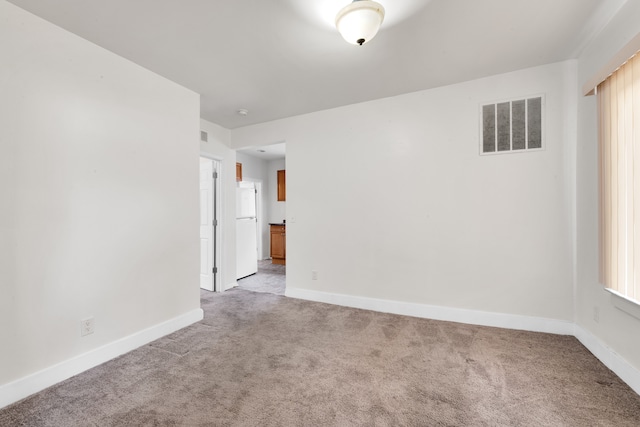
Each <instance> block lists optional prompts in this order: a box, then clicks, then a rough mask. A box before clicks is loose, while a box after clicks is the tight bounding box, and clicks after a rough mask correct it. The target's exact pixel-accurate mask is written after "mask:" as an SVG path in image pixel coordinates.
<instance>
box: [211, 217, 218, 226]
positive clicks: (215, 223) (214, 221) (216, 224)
mask: <svg viewBox="0 0 640 427" xmlns="http://www.w3.org/2000/svg"><path fill="white" fill-rule="evenodd" d="M212 224H213V226H214V227H217V226H218V220H217V219H214V220H213V223H212Z"/></svg>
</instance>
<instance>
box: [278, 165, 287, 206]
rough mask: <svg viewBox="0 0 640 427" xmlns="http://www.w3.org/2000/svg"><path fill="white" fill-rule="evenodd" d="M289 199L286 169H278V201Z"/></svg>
mask: <svg viewBox="0 0 640 427" xmlns="http://www.w3.org/2000/svg"><path fill="white" fill-rule="evenodd" d="M286 200H287V180H286V179H285V171H284V170H280V171H278V201H279V202H284V201H286Z"/></svg>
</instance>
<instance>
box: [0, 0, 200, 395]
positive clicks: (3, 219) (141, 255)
mask: <svg viewBox="0 0 640 427" xmlns="http://www.w3.org/2000/svg"><path fill="white" fill-rule="evenodd" d="M0 57H1V58H2V61H1V62H0V93H1V94H2V95H1V96H0V144H1V147H2V155H1V156H0V174H2V177H1V179H0V195H1V197H2V204H1V205H0V263H2V265H1V268H0V295H1V297H0V342H1V343H2V344H1V347H2V351H0V406H2V404H3V402H4V403H5V404H6V402H7V401H11V399H12V398H14V397H19V396H17V395H11V393H12V391H11V390H14V389H11V388H8V386H7V387H5V386H3V385H6V384H7V383H10V382H12V381H14V380H19V379H21V378H24V377H25V376H27V375H30V374H34V373H35V372H37V371H40V370H46V369H48V368H51V367H52V366H53V365H55V364H57V363H59V362H65V361H67V362H69V363H67V365H65V366H66V367H67V368H71V369H70V370H69V371H68V372H73V371H74V368H73V366H72V365H73V363H76V362H77V361H78V359H72V358H74V357H76V356H79V355H82V354H85V353H87V352H90V351H92V350H95V349H98V348H102V349H104V348H105V347H104V346H107V347H108V346H109V345H112V344H114V343H119V342H122V340H123V339H125V338H126V337H129V336H131V335H135V334H137V333H139V332H140V331H143V330H146V331H148V330H149V328H154V327H155V326H157V325H159V324H162V323H163V322H170V321H171V319H175V318H177V317H180V316H183V315H185V314H189V313H196V314H197V313H199V315H200V318H201V316H202V312H201V310H200V308H199V307H200V301H199V288H198V286H199V285H198V262H199V245H198V227H197V224H198V214H199V210H198V190H197V183H198V167H197V165H198V151H199V147H198V142H197V141H198V140H199V134H198V132H199V130H198V129H199V96H198V95H197V94H196V93H193V92H191V91H189V90H186V89H184V88H183V87H180V86H178V85H177V84H175V83H172V82H170V81H168V80H166V79H164V78H162V77H160V76H158V75H156V74H153V73H151V72H149V71H147V70H145V69H143V68H141V67H139V66H137V65H135V64H133V63H131V62H129V61H127V60H125V59H123V58H120V57H118V56H116V55H114V54H112V53H110V52H108V51H106V50H104V49H102V48H99V47H97V46H95V45H93V44H91V43H89V42H87V41H85V40H83V39H81V38H79V37H77V36H75V35H72V34H70V33H68V32H66V31H64V30H62V29H60V28H58V27H55V26H54V25H52V24H50V23H47V22H45V21H43V20H41V19H39V18H37V17H35V16H33V15H31V14H29V13H27V12H25V11H23V10H22V9H19V8H17V7H16V6H14V5H12V4H9V3H7V2H6V1H3V0H2V1H0ZM89 316H93V317H94V318H95V333H94V334H93V335H89V336H87V337H84V338H81V337H80V320H81V319H83V318H86V317H89ZM51 378H57V380H59V379H60V377H59V376H57V377H56V375H53V376H52V377H51ZM29 381H30V382H29V384H30V385H29V387H31V388H29V387H26V386H25V387H23V388H22V389H21V390H23V391H25V390H26V391H25V393H28V392H30V391H31V392H32V391H34V390H33V387H36V386H34V385H33V381H34V379H33V377H30V379H29ZM54 381H55V379H54ZM45 383H46V381H45V382H44V383H40V384H45ZM23 385H24V384H23ZM45 385H46V384H45Z"/></svg>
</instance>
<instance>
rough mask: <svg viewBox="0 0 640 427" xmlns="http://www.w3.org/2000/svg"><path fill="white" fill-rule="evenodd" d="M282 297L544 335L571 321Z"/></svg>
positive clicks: (565, 328) (564, 330) (297, 292)
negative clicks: (542, 333) (543, 333)
mask: <svg viewBox="0 0 640 427" xmlns="http://www.w3.org/2000/svg"><path fill="white" fill-rule="evenodd" d="M285 296H287V297H291V298H298V299H305V300H309V301H317V302H326V303H329V304H335V305H342V306H346V307H354V308H362V309H365V310H373V311H380V312H383V313H393V314H402V315H405V316H412V317H422V318H425V319H434V320H446V321H449V322H459V323H467V324H471V325H481V326H493V327H497V328H507V329H518V330H523V331H534V332H547V333H551V334H558V335H573V322H570V321H563V320H556V319H545V318H542V317H532V316H520V315H516V314H504V313H494V312H488V311H477V310H467V309H463V308H452V307H442V306H435V305H427V304H415V303H410V302H402V301H391V300H383V299H376V298H366V297H356V296H351V295H342V294H332V293H327V292H319V291H311V290H307V289H300V288H290V287H287V289H286V291H285Z"/></svg>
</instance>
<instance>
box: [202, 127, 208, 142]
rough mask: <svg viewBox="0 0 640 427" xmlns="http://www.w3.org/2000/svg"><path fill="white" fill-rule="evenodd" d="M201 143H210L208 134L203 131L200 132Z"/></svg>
mask: <svg viewBox="0 0 640 427" xmlns="http://www.w3.org/2000/svg"><path fill="white" fill-rule="evenodd" d="M200 141H203V142H207V141H209V134H208V133H206V132H205V131H203V130H201V131H200Z"/></svg>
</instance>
